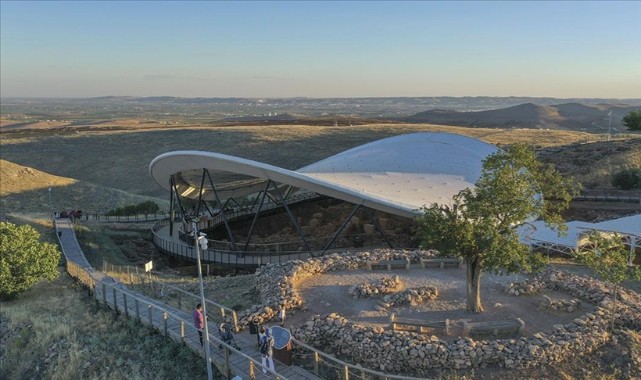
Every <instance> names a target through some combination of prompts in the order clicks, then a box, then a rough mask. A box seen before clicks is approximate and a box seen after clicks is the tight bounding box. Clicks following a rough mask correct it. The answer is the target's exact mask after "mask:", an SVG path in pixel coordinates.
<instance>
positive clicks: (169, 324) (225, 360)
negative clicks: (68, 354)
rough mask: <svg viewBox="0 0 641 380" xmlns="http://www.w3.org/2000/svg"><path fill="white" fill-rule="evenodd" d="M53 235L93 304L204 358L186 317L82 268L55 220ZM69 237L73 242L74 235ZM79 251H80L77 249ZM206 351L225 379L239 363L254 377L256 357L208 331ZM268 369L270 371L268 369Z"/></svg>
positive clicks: (192, 328) (280, 376) (67, 235)
mask: <svg viewBox="0 0 641 380" xmlns="http://www.w3.org/2000/svg"><path fill="white" fill-rule="evenodd" d="M56 230H57V232H58V233H57V236H58V239H59V240H60V246H61V248H62V251H63V254H65V257H66V258H67V260H66V268H67V272H68V273H69V275H70V276H72V277H73V278H75V279H77V280H78V281H79V282H80V283H81V284H83V285H84V286H86V288H87V289H88V290H89V291H90V292H91V293H92V294H93V298H94V299H95V300H96V302H97V303H99V304H102V305H105V306H107V307H109V308H111V309H113V310H114V312H116V313H118V314H124V315H125V317H127V318H135V319H136V320H137V321H139V322H140V323H142V324H146V325H148V326H149V327H150V328H152V329H156V330H158V331H160V332H161V333H162V334H163V335H164V336H165V337H169V338H172V339H173V340H175V341H178V342H180V343H182V344H185V345H187V346H189V347H190V348H191V349H192V350H194V351H195V352H197V353H198V354H199V355H201V356H203V357H204V349H203V347H202V346H201V345H200V344H199V342H198V337H197V332H198V330H197V329H196V328H195V327H194V326H193V324H192V323H190V320H188V319H186V318H183V317H182V316H181V315H179V314H178V313H176V312H175V311H173V310H171V309H170V308H169V307H168V306H167V305H164V304H162V303H160V304H158V303H157V302H155V301H154V300H151V299H149V298H146V297H144V296H141V295H139V294H138V293H136V292H133V291H131V290H129V289H127V288H126V287H125V286H123V285H122V284H120V283H118V282H116V281H114V280H113V279H112V278H111V277H108V276H105V275H104V274H103V273H101V272H97V271H95V270H94V269H93V268H92V267H85V266H83V265H86V264H84V263H82V264H77V263H76V262H75V261H74V258H76V257H77V256H78V252H77V249H78V248H77V247H76V246H77V244H75V245H73V243H72V247H71V248H72V249H73V251H74V252H72V253H71V254H70V255H67V252H66V250H65V247H66V244H63V242H62V238H63V236H62V234H61V232H62V231H58V225H57V223H56ZM64 234H65V236H64V239H65V242H66V243H67V244H68V243H69V239H70V236H69V235H70V234H73V230H72V229H71V228H68V229H66V230H65V231H64ZM73 240H74V241H76V242H77V239H75V236H74V237H73ZM80 252H82V251H80ZM208 336H209V342H210V352H212V353H213V354H212V357H211V363H212V364H213V365H215V366H216V368H217V369H218V370H219V372H220V373H221V374H222V375H223V376H224V377H225V378H227V379H229V378H231V377H232V376H233V375H234V374H236V373H238V371H239V369H241V368H242V367H241V363H245V365H246V367H245V368H244V369H243V370H242V374H247V375H248V376H249V378H250V379H252V380H253V379H255V378H256V377H255V373H256V368H257V367H258V368H260V367H261V365H262V363H260V362H259V361H258V360H256V359H254V358H252V357H250V356H248V355H246V354H244V353H242V352H241V351H238V350H236V349H234V347H232V346H230V345H229V344H227V343H225V342H223V341H222V340H221V339H218V338H217V337H216V336H214V335H212V334H209V335H208ZM214 345H219V346H221V347H223V352H222V353H220V352H218V351H216V350H214V349H213V347H212V346H214ZM232 352H233V353H234V357H235V358H238V357H242V360H240V361H239V360H238V359H234V361H233V362H232V361H231V360H230V355H231V353H232ZM270 372H271V370H270ZM271 373H272V374H273V375H275V376H276V379H283V380H285V379H287V378H286V377H284V376H283V375H281V374H278V373H276V372H271Z"/></svg>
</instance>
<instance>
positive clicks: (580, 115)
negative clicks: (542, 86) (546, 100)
mask: <svg viewBox="0 0 641 380" xmlns="http://www.w3.org/2000/svg"><path fill="white" fill-rule="evenodd" d="M638 108H639V107H638V106H628V105H612V104H590V105H587V104H582V103H564V104H557V105H549V106H544V105H537V104H533V103H524V104H520V105H517V106H512V107H507V108H500V109H493V110H487V111H470V112H461V111H455V110H443V109H434V110H429V111H425V112H419V113H417V114H415V115H412V116H409V117H405V118H402V119H401V120H402V121H405V122H410V123H433V124H447V125H457V126H462V127H485V128H487V127H494V128H534V129H561V130H575V131H586V132H593V133H605V132H607V130H608V123H609V122H610V120H609V112H610V111H612V118H611V130H612V133H620V132H626V128H625V126H623V125H622V124H621V118H622V117H623V116H625V115H626V114H627V113H628V112H630V111H632V110H634V109H638Z"/></svg>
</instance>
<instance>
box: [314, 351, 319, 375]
mask: <svg viewBox="0 0 641 380" xmlns="http://www.w3.org/2000/svg"><path fill="white" fill-rule="evenodd" d="M319 363H320V355H318V352H316V351H314V373H315V374H316V375H318V365H319Z"/></svg>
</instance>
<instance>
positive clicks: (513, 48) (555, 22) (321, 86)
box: [0, 0, 641, 98]
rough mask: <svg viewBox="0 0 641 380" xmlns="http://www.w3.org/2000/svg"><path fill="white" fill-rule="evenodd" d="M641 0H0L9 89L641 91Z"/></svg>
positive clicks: (39, 92)
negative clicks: (471, 0)
mask: <svg viewBox="0 0 641 380" xmlns="http://www.w3.org/2000/svg"><path fill="white" fill-rule="evenodd" d="M640 19H641V1H623V2H609V1H608V2H605V1H603V2H585V1H570V2H555V1H535V2H523V1H515V2H510V1H496V2H490V1H487V2H485V1H473V2H465V1H447V2H437V1H393V2H386V1H374V2H369V1H327V2H323V1H254V2H224V1H213V2H207V1H195V2H188V1H180V2H171V1H141V2H135V1H127V2H125V1H103V2H101V1H86V2H84V1H69V2H63V1H43V2H38V1H28V2H27V1H6V0H2V1H0V29H1V30H0V96H2V97H94V96H110V95H111V96H180V97H251V98H269V97H370V96H371V97H385V96H408V97H417V96H535V97H542V96H546V97H548V96H549V97H558V98H641V24H640V21H639V20H640Z"/></svg>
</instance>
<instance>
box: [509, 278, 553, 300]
mask: <svg viewBox="0 0 641 380" xmlns="http://www.w3.org/2000/svg"><path fill="white" fill-rule="evenodd" d="M543 288H545V283H543V282H542V281H540V280H538V279H536V278H534V279H531V280H525V281H522V282H510V283H509V284H508V285H507V286H506V287H505V292H506V293H507V294H511V295H513V296H520V295H532V294H537V293H539V292H540V291H541V290H542V289H543Z"/></svg>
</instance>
